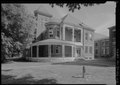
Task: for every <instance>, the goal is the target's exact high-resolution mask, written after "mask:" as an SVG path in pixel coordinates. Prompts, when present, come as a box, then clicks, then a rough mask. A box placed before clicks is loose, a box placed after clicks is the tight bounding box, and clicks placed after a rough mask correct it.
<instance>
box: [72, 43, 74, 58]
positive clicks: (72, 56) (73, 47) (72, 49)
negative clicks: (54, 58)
mask: <svg viewBox="0 0 120 85" xmlns="http://www.w3.org/2000/svg"><path fill="white" fill-rule="evenodd" d="M73 49H74V46H73V45H72V57H74V53H73V52H74V50H73Z"/></svg>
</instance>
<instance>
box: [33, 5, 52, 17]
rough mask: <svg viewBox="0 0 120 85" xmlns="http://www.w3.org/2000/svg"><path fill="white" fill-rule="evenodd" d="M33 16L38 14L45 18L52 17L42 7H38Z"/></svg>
mask: <svg viewBox="0 0 120 85" xmlns="http://www.w3.org/2000/svg"><path fill="white" fill-rule="evenodd" d="M34 13H35V15H37V14H40V15H43V16H47V17H52V15H51V14H50V13H49V12H48V11H47V9H46V8H45V7H44V6H40V7H39V8H38V9H37V10H35V11H34Z"/></svg>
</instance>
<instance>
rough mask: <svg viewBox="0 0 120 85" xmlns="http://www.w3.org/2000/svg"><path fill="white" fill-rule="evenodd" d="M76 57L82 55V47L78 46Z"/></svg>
mask: <svg viewBox="0 0 120 85" xmlns="http://www.w3.org/2000/svg"><path fill="white" fill-rule="evenodd" d="M76 57H81V48H76Z"/></svg>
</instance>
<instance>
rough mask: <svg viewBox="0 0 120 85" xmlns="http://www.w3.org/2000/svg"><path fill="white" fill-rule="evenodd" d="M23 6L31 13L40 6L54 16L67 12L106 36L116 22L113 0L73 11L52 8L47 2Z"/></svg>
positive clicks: (58, 16) (60, 15) (63, 14)
mask: <svg viewBox="0 0 120 85" xmlns="http://www.w3.org/2000/svg"><path fill="white" fill-rule="evenodd" d="M25 6H26V7H27V9H28V11H29V13H32V14H33V11H34V10H36V9H38V8H39V7H41V6H42V7H44V8H45V9H46V10H47V11H48V12H49V13H50V14H52V15H53V16H54V17H56V18H61V17H63V16H65V15H66V14H67V13H69V14H71V15H72V16H74V17H76V18H77V19H79V20H80V21H81V22H83V23H85V24H87V25H88V26H90V27H91V28H93V29H95V32H97V33H100V34H103V35H107V36H109V30H108V29H107V28H108V27H110V26H113V25H115V23H116V22H115V21H116V15H115V11H116V3H115V2H106V3H105V4H100V5H94V6H92V7H91V6H90V7H84V6H82V8H81V9H80V10H75V12H74V13H72V12H69V11H68V8H66V7H64V8H60V7H58V6H55V7H54V8H52V7H51V6H50V5H49V4H25Z"/></svg>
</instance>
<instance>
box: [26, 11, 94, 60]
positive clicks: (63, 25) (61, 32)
mask: <svg viewBox="0 0 120 85" xmlns="http://www.w3.org/2000/svg"><path fill="white" fill-rule="evenodd" d="M35 16H36V23H37V24H36V28H37V33H36V40H35V42H34V43H32V44H31V47H30V56H29V57H27V59H29V60H31V61H44V60H46V61H72V60H75V59H88V60H89V59H90V60H92V59H94V30H93V29H91V28H89V27H87V26H85V25H84V24H81V23H80V22H79V21H77V20H76V19H74V18H73V17H72V16H71V15H67V16H65V17H63V18H62V19H60V20H59V19H55V18H53V17H52V15H50V14H45V13H43V12H41V11H38V10H36V11H35ZM43 17H44V18H43ZM74 20H75V21H74Z"/></svg>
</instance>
